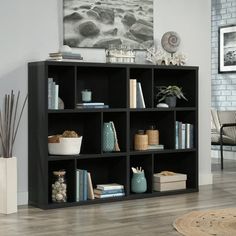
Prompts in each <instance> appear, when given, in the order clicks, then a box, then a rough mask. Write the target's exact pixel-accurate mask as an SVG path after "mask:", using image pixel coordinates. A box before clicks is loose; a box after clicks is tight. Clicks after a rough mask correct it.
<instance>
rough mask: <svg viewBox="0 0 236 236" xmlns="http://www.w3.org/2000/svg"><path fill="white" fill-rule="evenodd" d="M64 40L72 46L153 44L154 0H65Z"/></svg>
mask: <svg viewBox="0 0 236 236" xmlns="http://www.w3.org/2000/svg"><path fill="white" fill-rule="evenodd" d="M63 13H64V15H63V26H64V33H63V40H64V44H66V45H68V46H70V47H72V48H81V47H83V48H108V47H109V45H126V46H129V47H131V48H133V49H146V48H148V47H150V46H151V45H152V44H153V0H64V2H63Z"/></svg>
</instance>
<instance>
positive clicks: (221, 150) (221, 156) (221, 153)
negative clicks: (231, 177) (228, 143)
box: [220, 144, 224, 170]
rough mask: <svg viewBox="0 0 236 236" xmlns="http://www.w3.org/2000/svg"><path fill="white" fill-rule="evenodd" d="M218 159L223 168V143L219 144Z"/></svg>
mask: <svg viewBox="0 0 236 236" xmlns="http://www.w3.org/2000/svg"><path fill="white" fill-rule="evenodd" d="M220 161H221V170H223V169H224V161H223V145H222V144H221V145H220Z"/></svg>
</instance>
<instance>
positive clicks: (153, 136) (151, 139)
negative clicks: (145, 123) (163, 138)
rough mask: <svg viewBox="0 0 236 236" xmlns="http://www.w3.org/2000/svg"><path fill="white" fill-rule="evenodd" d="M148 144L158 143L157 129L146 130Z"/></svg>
mask: <svg viewBox="0 0 236 236" xmlns="http://www.w3.org/2000/svg"><path fill="white" fill-rule="evenodd" d="M146 134H147V136H148V144H149V145H154V144H159V131H158V130H147V131H146Z"/></svg>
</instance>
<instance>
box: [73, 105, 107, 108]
mask: <svg viewBox="0 0 236 236" xmlns="http://www.w3.org/2000/svg"><path fill="white" fill-rule="evenodd" d="M76 108H77V109H81V108H82V109H89V108H109V105H90V106H87V105H81V106H77V105H76Z"/></svg>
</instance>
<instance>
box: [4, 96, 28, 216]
mask: <svg viewBox="0 0 236 236" xmlns="http://www.w3.org/2000/svg"><path fill="white" fill-rule="evenodd" d="M27 97H28V96H26V97H25V100H24V103H23V105H22V107H21V109H18V108H19V99H20V92H18V95H17V96H15V94H14V92H13V91H11V94H5V97H4V102H3V108H0V147H1V148H0V151H1V154H2V155H0V173H1V183H2V184H0V193H1V194H0V213H3V214H10V213H15V212H17V159H16V157H15V156H13V147H14V143H15V140H16V135H17V132H18V128H19V124H20V120H21V117H22V114H23V111H24V108H25V105H26V101H27ZM18 112H19V114H18Z"/></svg>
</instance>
